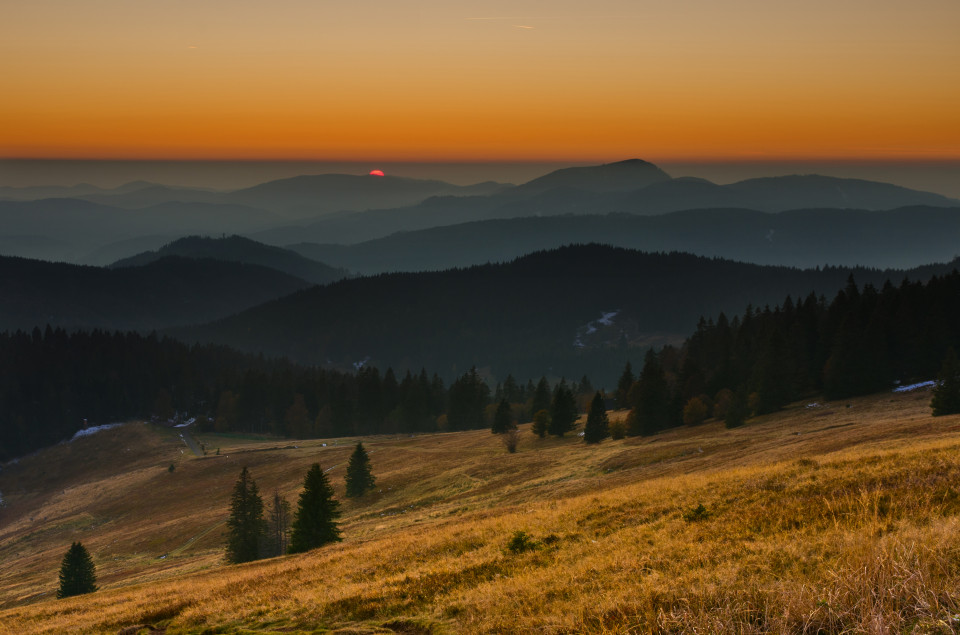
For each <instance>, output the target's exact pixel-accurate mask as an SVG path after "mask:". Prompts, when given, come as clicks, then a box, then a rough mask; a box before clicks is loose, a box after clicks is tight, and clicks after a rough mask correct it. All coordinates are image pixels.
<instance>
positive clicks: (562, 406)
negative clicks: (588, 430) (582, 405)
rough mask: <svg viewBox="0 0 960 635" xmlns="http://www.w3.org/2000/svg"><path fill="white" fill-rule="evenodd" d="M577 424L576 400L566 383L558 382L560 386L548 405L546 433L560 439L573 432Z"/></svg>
mask: <svg viewBox="0 0 960 635" xmlns="http://www.w3.org/2000/svg"><path fill="white" fill-rule="evenodd" d="M576 424H577V400H576V398H575V397H574V396H573V392H572V391H571V390H570V389H569V388H567V382H565V381H563V380H560V385H558V386H557V390H556V392H555V393H554V395H553V403H552V404H551V405H550V425H549V426H548V427H547V432H549V433H550V434H552V435H554V436H558V437H562V436H563V435H564V434H566V433H567V432H570V431H571V430H573V428H574V427H575V426H576Z"/></svg>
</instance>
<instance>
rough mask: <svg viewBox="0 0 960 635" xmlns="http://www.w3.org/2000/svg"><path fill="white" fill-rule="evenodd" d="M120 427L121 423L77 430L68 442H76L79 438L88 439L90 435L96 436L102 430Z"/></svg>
mask: <svg viewBox="0 0 960 635" xmlns="http://www.w3.org/2000/svg"><path fill="white" fill-rule="evenodd" d="M122 425H123V424H122V423H106V424H104V425H102V426H93V427H92V428H85V429H83V430H77V432H76V434H74V435H73V437H72V438H71V439H70V440H71V441H76V440H77V439H79V438H80V437H89V436H90V435H91V434H96V433H98V432H102V431H103V430H109V429H110V428H119V427H120V426H122Z"/></svg>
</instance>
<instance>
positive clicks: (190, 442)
mask: <svg viewBox="0 0 960 635" xmlns="http://www.w3.org/2000/svg"><path fill="white" fill-rule="evenodd" d="M179 432H180V438H181V439H183V442H184V443H185V444H186V445H187V447H188V448H190V451H191V452H193V453H194V455H196V456H203V450H201V449H200V446H199V445H198V444H197V441H196V439H194V438H193V435H192V434H190V429H189V428H180V430H179Z"/></svg>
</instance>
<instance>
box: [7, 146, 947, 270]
mask: <svg viewBox="0 0 960 635" xmlns="http://www.w3.org/2000/svg"><path fill="white" fill-rule="evenodd" d="M39 197H43V198H40V200H36V199H38V198H39ZM58 197H60V198H58ZM64 197H65V198H64ZM4 198H6V199H8V200H3V199H4ZM907 207H909V208H919V207H926V208H937V207H952V208H957V207H960V201H957V200H955V199H950V198H948V197H945V196H941V195H938V194H934V193H930V192H922V191H917V190H912V189H908V188H904V187H899V186H896V185H893V184H889V183H880V182H874V181H866V180H858V179H843V178H834V177H826V176H818V175H793V176H779V177H768V178H761V179H748V180H745V181H740V182H737V183H731V184H727V185H720V184H716V183H712V182H710V181H707V180H704V179H696V178H683V177H681V178H672V177H671V176H670V175H668V174H667V173H666V172H664V171H663V170H661V169H660V168H658V167H657V166H655V165H653V164H651V163H648V162H646V161H641V160H639V159H630V160H626V161H619V162H614V163H608V164H604V165H596V166H588V167H576V168H564V169H560V170H556V171H554V172H551V173H549V174H546V175H544V176H541V177H538V178H535V179H533V180H531V181H529V182H527V183H523V184H521V185H518V186H511V185H506V184H501V183H492V182H488V183H478V184H475V185H468V186H461V185H452V184H450V183H445V182H442V181H435V180H426V179H407V178H399V177H393V176H371V175H349V174H319V175H302V176H297V177H293V178H288V179H279V180H275V181H269V182H266V183H262V184H259V185H256V186H253V187H249V188H245V189H242V190H236V191H232V192H217V191H210V190H201V189H196V188H177V187H168V186H165V185H162V184H156V183H147V182H134V183H129V184H126V185H124V186H121V187H119V188H116V189H113V190H104V189H101V188H96V187H93V186H86V185H78V186H74V187H48V188H42V187H33V188H22V189H17V188H9V187H7V188H2V189H0V226H2V230H0V249H3V253H4V254H5V255H17V256H22V257H43V258H48V259H53V260H66V261H71V262H83V263H86V264H97V265H105V264H109V263H111V262H114V261H116V260H119V259H122V258H125V257H129V256H132V255H135V254H137V253H139V252H141V251H144V250H145V249H147V250H155V249H157V248H159V247H161V246H162V245H164V244H166V243H169V242H172V241H174V240H176V239H178V238H182V237H184V236H187V235H192V234H211V235H219V234H224V235H227V234H230V235H233V234H242V235H245V236H247V237H250V238H252V239H255V240H258V241H260V242H265V243H269V244H271V245H275V246H284V245H290V244H295V243H304V242H309V243H319V244H325V245H328V244H338V245H348V244H354V243H360V242H365V241H370V240H375V239H378V238H383V237H386V236H389V235H391V234H394V233H397V232H414V231H420V230H427V229H431V228H434V227H441V226H452V225H457V224H462V223H473V222H478V221H487V220H496V219H510V218H534V217H541V216H549V217H556V216H562V215H567V214H573V215H578V216H597V217H602V216H606V215H610V214H629V215H638V216H655V215H661V214H669V213H671V212H678V211H686V210H711V212H710V213H711V214H712V215H717V216H718V217H719V219H720V220H718V221H716V222H715V223H714V224H717V223H719V222H723V221H725V220H727V219H728V218H729V215H728V214H727V211H726V210H728V209H737V210H752V211H756V212H767V213H771V214H772V213H780V212H786V211H790V210H805V211H809V210H826V209H831V210H837V211H839V210H869V211H883V210H893V209H897V208H907ZM838 215H839V216H843V215H842V214H838ZM711 220H713V219H711ZM603 222H604V221H602V220H598V223H601V224H602V223H603ZM862 222H863V221H862ZM668 224H669V223H668ZM708 224H709V223H708ZM767 224H771V223H767ZM774 224H775V223H774ZM818 227H819V226H818ZM629 229H631V230H633V231H635V232H643V231H644V228H643V227H640V226H638V227H630V228H629ZM833 229H834V227H833V226H832V225H831V224H830V223H827V227H826V231H828V232H831V233H832V230H833ZM836 229H837V230H838V233H839V235H842V236H844V237H845V238H846V237H849V221H843V220H842V221H839V222H838V225H837V227H836ZM953 229H954V228H953V227H952V225H949V224H946V225H939V224H935V225H933V226H930V227H928V231H927V232H926V234H924V235H930V234H932V235H938V234H936V232H938V231H939V232H940V233H939V235H944V234H949V235H953V234H952V233H951V232H953ZM551 231H561V230H559V229H558V230H551ZM654 234H656V232H654ZM868 234H869V232H868ZM630 237H631V238H632V239H633V241H634V242H633V243H632V244H631V245H630V246H639V245H640V243H643V245H644V247H645V248H653V249H658V250H666V249H673V248H674V247H673V246H672V245H673V243H675V242H676V241H677V240H679V239H678V238H677V237H676V236H674V235H673V234H670V233H668V234H667V235H665V236H663V239H664V244H653V243H655V241H653V240H652V238H651V239H649V240H648V239H647V238H646V237H645V235H644V234H642V233H641V234H636V233H634V234H632V235H631V236H630ZM852 238H853V239H856V236H855V235H854V236H853V237H852ZM577 240H580V241H585V240H592V239H586V238H581V239H577ZM568 241H569V238H568ZM681 242H682V240H681ZM541 243H542V241H541ZM560 244H562V243H552V244H545V245H543V244H542V247H557V246H559V245H560ZM648 245H652V246H649V247H648ZM680 248H683V249H686V248H687V247H685V246H684V247H680ZM708 248H709V244H708V245H706V246H705V249H708ZM882 249H883V247H877V248H875V253H877V254H878V253H881V252H882ZM917 249H919V247H917ZM746 250H747V251H746V253H745V254H743V255H741V254H736V253H728V252H727V251H723V250H721V255H724V256H730V257H734V258H737V259H747V258H748V257H751V258H752V257H764V256H765V254H763V253H762V250H760V249H759V248H757V247H756V246H751V245H747V246H746ZM755 252H757V253H755ZM777 252H778V250H776V249H775V250H773V252H772V253H773V254H774V255H775V254H776V253H777ZM834 253H840V254H841V255H842V252H838V250H834V251H831V252H830V254H831V255H833V254H834ZM513 255H519V254H517V253H514V254H513ZM766 255H767V256H770V254H766ZM794 258H795V259H796V258H799V256H796V255H794ZM830 261H831V262H841V261H840V260H834V259H832V258H831V260H830ZM480 262H483V261H472V262H470V263H469V264H479V263H480ZM762 262H768V261H767V260H764V261H762ZM843 262H844V263H846V262H848V261H843ZM778 264H799V263H798V262H795V261H791V262H786V261H784V262H780V263H778ZM805 264H806V263H805ZM816 264H824V263H823V262H818V263H816ZM877 264H880V265H883V266H906V263H905V262H894V261H892V260H891V261H890V262H882V263H881V262H878V263H877ZM359 268H362V269H363V270H364V271H374V270H376V269H375V266H374V265H368V264H365V263H361V266H360V267H359Z"/></svg>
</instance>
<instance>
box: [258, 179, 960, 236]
mask: <svg viewBox="0 0 960 635" xmlns="http://www.w3.org/2000/svg"><path fill="white" fill-rule="evenodd" d="M604 175H606V176H607V177H609V178H603V177H604ZM630 183H633V184H635V185H636V188H635V189H630V186H629V184H630ZM904 206H931V207H960V200H955V199H950V198H947V197H945V196H941V195H939V194H933V193H929V192H919V191H916V190H910V189H907V188H903V187H899V186H896V185H890V184H888V183H876V182H872V181H862V180H858V179H839V178H833V177H825V176H815V175H814V176H785V177H773V178H763V179H750V180H747V181H741V182H739V183H733V184H731V185H716V184H714V183H711V182H710V181H706V180H703V179H689V178H681V179H670V178H669V177H668V176H666V174H665V173H663V172H662V171H660V170H659V168H656V167H655V166H652V164H649V163H645V162H642V161H638V162H632V161H631V162H623V163H615V164H609V165H605V166H599V167H598V168H569V169H567V170H559V171H557V172H554V173H552V174H550V175H547V176H546V177H542V179H535V180H534V181H531V182H530V183H528V184H526V185H521V186H519V187H516V188H513V189H510V190H505V191H503V192H501V193H498V194H493V195H489V196H472V197H435V198H431V199H428V200H426V201H423V202H422V203H419V204H417V205H413V206H409V207H404V208H395V209H378V210H370V211H366V212H359V213H354V214H337V215H332V216H326V217H323V218H318V219H314V220H313V221H311V222H300V223H296V224H291V225H288V226H286V227H283V226H281V227H275V228H271V229H268V230H264V231H261V232H257V233H254V234H252V237H253V238H256V239H257V240H261V241H263V242H266V243H270V244H293V243H297V242H317V243H326V244H331V243H332V244H352V243H357V242H364V241H367V240H373V239H375V238H382V237H384V236H388V235H390V234H393V233H396V232H401V231H418V230H422V229H429V228H431V227H438V226H448V225H455V224H460V223H466V222H472V221H480V220H491V219H503V218H521V217H531V216H559V215H564V214H576V215H605V214H611V213H618V214H633V215H659V214H666V213H670V212H675V211H682V210H692V209H722V208H737V209H748V210H753V211H761V212H783V211H788V210H795V209H826V208H832V209H862V210H873V211H876V210H890V209H896V208H899V207H904Z"/></svg>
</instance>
